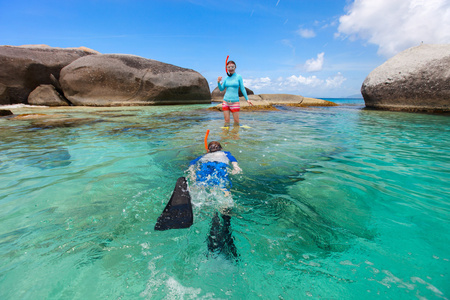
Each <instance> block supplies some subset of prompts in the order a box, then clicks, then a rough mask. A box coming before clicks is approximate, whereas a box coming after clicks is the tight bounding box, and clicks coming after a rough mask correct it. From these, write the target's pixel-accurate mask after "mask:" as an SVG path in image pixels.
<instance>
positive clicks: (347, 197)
mask: <svg viewBox="0 0 450 300" xmlns="http://www.w3.org/2000/svg"><path fill="white" fill-rule="evenodd" d="M335 100H336V102H340V103H342V104H343V105H342V106H339V107H327V108H309V109H305V108H282V107H280V110H279V111H275V112H272V111H270V112H247V113H246V112H243V113H242V114H241V120H242V124H243V125H246V126H243V127H231V128H228V129H227V128H221V126H222V125H223V123H222V122H223V121H222V116H221V115H220V113H218V112H215V111H209V110H206V108H207V107H208V106H205V105H194V106H184V107H183V106H165V107H130V108H76V107H72V108H66V109H56V108H27V107H22V108H14V109H12V110H13V112H14V113H16V114H20V113H40V114H48V115H55V116H53V117H52V118H57V117H58V116H59V117H61V115H62V117H63V118H66V119H68V118H70V119H71V118H77V119H83V120H84V124H79V125H76V124H75V123H72V122H69V123H67V122H66V123H65V127H54V126H50V125H49V124H48V123H43V122H42V119H32V118H25V119H23V120H12V119H6V118H0V137H1V138H0V157H1V160H0V174H1V180H0V299H193V298H195V299H243V298H246V299H310V298H311V299H317V298H325V299H362V298H364V299H448V298H450V285H449V282H450V278H449V269H450V268H449V267H450V262H449V259H450V248H449V241H450V223H449V221H450V204H449V198H450V197H449V196H450V187H449V184H448V182H449V177H450V176H449V173H450V171H449V170H450V159H449V156H448V153H449V150H450V134H449V131H450V122H449V119H448V117H445V116H436V115H426V114H409V113H397V112H380V111H370V110H364V109H363V102H362V101H361V100H351V101H350V100H346V99H341V100H339V99H335ZM46 118H49V117H46ZM46 118H44V119H46ZM85 118H87V120H86V119H85ZM247 127H250V128H247ZM206 129H210V131H211V133H210V137H209V140H219V141H220V142H221V143H222V145H223V146H224V148H225V150H227V151H231V152H232V153H233V155H234V156H235V157H236V158H237V159H238V160H239V164H240V166H241V168H242V169H243V173H242V174H240V175H235V176H233V178H232V180H233V188H232V195H233V198H232V199H229V198H225V197H224V196H223V195H222V194H221V193H218V192H215V191H212V192H205V191H202V190H201V189H198V188H196V187H195V186H193V185H192V184H191V194H192V198H193V203H194V225H193V226H192V227H191V228H189V229H183V230H168V231H163V232H157V231H154V230H153V226H154V224H155V221H156V219H157V217H158V216H159V214H160V213H161V211H162V209H163V208H164V206H165V205H166V203H167V201H168V199H169V198H170V195H171V193H172V190H173V188H174V184H175V181H176V179H177V178H178V177H180V176H183V175H186V173H185V171H186V169H187V167H188V163H189V161H190V160H191V159H193V158H195V157H197V156H198V155H201V154H203V151H204V148H203V138H204V135H205V131H206ZM224 205H227V206H229V205H233V210H232V218H231V228H232V234H233V237H234V243H235V245H236V247H237V250H238V253H239V260H238V261H232V260H228V259H226V258H224V257H221V256H219V257H211V256H210V255H208V251H207V244H206V238H207V236H208V234H209V228H210V226H211V218H212V216H213V215H214V213H215V212H216V211H217V210H219V209H220V208H221V207H222V206H224Z"/></svg>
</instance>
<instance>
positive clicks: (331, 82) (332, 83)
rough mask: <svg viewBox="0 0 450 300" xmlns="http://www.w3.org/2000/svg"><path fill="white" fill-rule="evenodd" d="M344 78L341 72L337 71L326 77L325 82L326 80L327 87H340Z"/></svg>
mask: <svg viewBox="0 0 450 300" xmlns="http://www.w3.org/2000/svg"><path fill="white" fill-rule="evenodd" d="M346 80H347V78H345V77H344V76H343V75H342V74H341V72H338V73H337V74H336V75H335V76H334V77H333V78H331V77H328V79H327V80H326V81H325V82H326V85H327V87H331V88H337V87H340V86H341V85H342V84H343V83H344V81H346Z"/></svg>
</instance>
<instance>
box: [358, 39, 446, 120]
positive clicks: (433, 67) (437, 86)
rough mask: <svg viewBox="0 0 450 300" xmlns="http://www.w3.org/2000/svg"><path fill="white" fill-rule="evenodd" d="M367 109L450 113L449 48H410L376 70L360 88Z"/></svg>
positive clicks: (426, 46) (434, 46)
mask: <svg viewBox="0 0 450 300" xmlns="http://www.w3.org/2000/svg"><path fill="white" fill-rule="evenodd" d="M361 93H362V95H363V97H364V102H365V103H366V107H370V108H376V109H385V110H402V111H412V112H414V111H418V112H420V111H425V112H448V111H450V45H421V46H417V47H413V48H410V49H407V50H405V51H403V52H401V53H399V54H397V55H396V56H394V57H392V58H391V59H389V60H388V61H386V62H385V63H384V64H382V65H381V66H379V67H378V68H376V69H375V70H373V71H372V72H371V73H370V74H369V76H367V78H366V79H365V80H364V83H363V85H362V87H361Z"/></svg>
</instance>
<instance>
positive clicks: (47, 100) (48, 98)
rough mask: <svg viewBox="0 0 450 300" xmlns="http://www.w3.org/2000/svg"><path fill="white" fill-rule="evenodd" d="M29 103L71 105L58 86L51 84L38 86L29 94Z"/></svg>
mask: <svg viewBox="0 0 450 300" xmlns="http://www.w3.org/2000/svg"><path fill="white" fill-rule="evenodd" d="M28 103H29V104H31V105H45V106H69V105H70V104H69V102H68V101H67V100H66V99H64V97H63V96H61V94H59V93H58V92H57V90H56V88H55V87H54V86H53V85H50V84H42V85H40V86H38V87H37V88H36V89H35V90H34V91H32V92H31V93H30V95H29V96H28Z"/></svg>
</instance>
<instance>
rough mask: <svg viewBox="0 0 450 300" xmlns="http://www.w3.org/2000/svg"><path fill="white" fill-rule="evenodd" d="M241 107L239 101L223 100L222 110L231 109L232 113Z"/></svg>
mask: <svg viewBox="0 0 450 300" xmlns="http://www.w3.org/2000/svg"><path fill="white" fill-rule="evenodd" d="M240 109H241V106H240V104H239V102H226V101H223V102H222V111H225V110H229V111H231V112H232V113H234V112H238V111H239V110H240Z"/></svg>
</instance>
